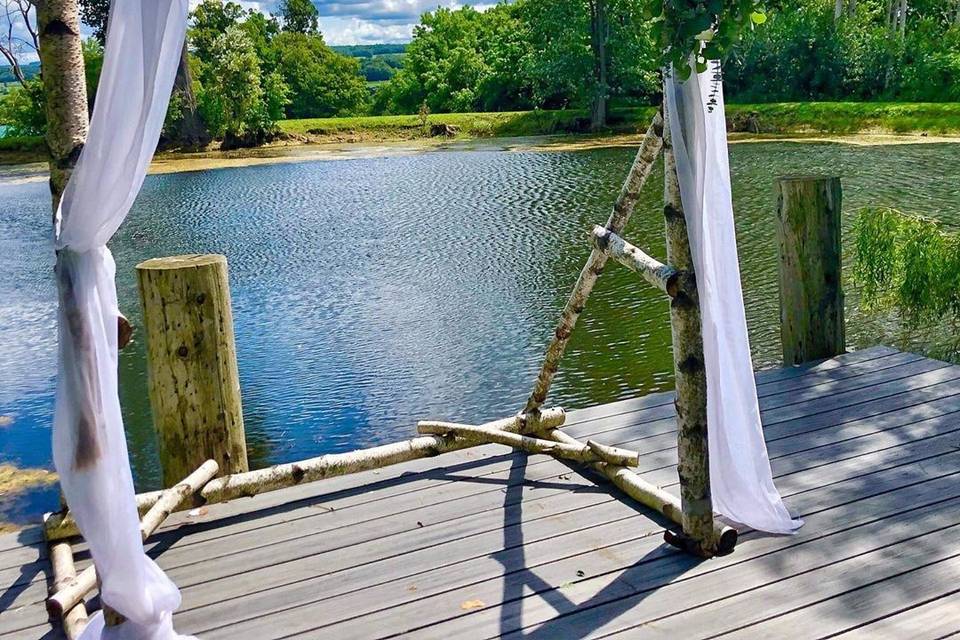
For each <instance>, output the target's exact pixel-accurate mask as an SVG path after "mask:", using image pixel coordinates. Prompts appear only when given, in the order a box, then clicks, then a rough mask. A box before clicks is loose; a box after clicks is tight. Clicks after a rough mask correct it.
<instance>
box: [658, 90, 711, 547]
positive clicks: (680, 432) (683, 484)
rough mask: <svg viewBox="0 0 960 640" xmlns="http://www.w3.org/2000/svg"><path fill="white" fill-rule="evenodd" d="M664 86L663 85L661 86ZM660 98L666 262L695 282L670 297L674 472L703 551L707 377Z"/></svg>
mask: <svg viewBox="0 0 960 640" xmlns="http://www.w3.org/2000/svg"><path fill="white" fill-rule="evenodd" d="M665 90H666V87H665ZM671 109H672V107H671V106H670V105H669V104H668V103H666V102H665V103H664V107H663V113H664V128H663V216H664V224H665V230H666V238H667V262H668V263H669V264H670V265H671V266H672V267H673V268H675V269H679V270H682V271H683V272H685V273H686V274H687V275H688V277H689V278H690V280H691V282H692V283H693V284H692V286H690V287H688V288H687V290H686V291H685V292H684V293H683V295H678V296H676V297H674V298H673V299H672V300H671V301H670V333H671V338H672V342H673V368H674V379H675V381H676V382H675V387H676V398H675V400H674V406H675V407H676V411H677V458H678V463H677V475H678V476H679V479H680V503H681V505H682V509H681V513H682V515H683V518H682V526H683V532H684V533H685V534H686V535H688V536H689V537H690V538H692V539H693V540H694V541H695V542H696V544H698V545H699V546H700V547H701V549H702V550H703V551H704V552H706V553H712V552H713V551H714V550H715V548H716V546H717V542H718V541H717V539H716V537H715V536H714V522H713V510H714V509H713V502H712V498H711V495H710V463H709V459H710V449H709V446H708V441H707V433H708V421H707V377H706V369H705V368H704V362H703V333H702V331H701V327H700V302H699V297H698V295H697V287H696V285H695V282H696V268H695V266H694V263H693V258H692V254H691V250H690V238H689V234H688V231H687V223H686V219H685V218H684V208H683V202H682V199H681V197H680V182H679V178H678V175H677V162H676V156H675V154H674V150H673V135H672V131H671V130H672V128H673V127H672V122H673V119H674V118H676V114H674V113H673V112H672V111H671Z"/></svg>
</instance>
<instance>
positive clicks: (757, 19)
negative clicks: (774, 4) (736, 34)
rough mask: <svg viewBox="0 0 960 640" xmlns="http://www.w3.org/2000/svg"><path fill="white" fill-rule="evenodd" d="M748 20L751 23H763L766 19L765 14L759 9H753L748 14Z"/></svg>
mask: <svg viewBox="0 0 960 640" xmlns="http://www.w3.org/2000/svg"><path fill="white" fill-rule="evenodd" d="M750 21H751V22H753V24H763V23H764V22H766V21H767V14H765V13H762V12H760V11H754V12H753V13H751V14H750Z"/></svg>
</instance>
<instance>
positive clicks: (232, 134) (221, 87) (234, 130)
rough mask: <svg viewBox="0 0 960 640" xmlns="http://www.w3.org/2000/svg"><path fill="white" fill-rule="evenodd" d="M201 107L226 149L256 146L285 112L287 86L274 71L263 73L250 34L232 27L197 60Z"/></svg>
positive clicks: (274, 127) (215, 40) (271, 131)
mask: <svg viewBox="0 0 960 640" xmlns="http://www.w3.org/2000/svg"><path fill="white" fill-rule="evenodd" d="M201 69H202V71H201V78H200V84H201V91H200V94H199V102H200V111H201V113H202V114H203V117H204V120H205V121H206V122H207V124H208V126H209V127H210V131H211V133H213V134H214V135H215V136H223V138H224V146H225V147H228V148H229V147H235V146H247V145H251V144H260V143H262V142H264V141H265V139H266V138H267V137H268V135H269V134H271V133H273V132H274V130H275V129H276V121H277V120H278V119H280V118H281V117H282V116H283V107H284V106H285V104H286V102H287V92H288V89H287V87H286V85H285V84H284V82H283V80H282V78H280V76H279V74H277V73H276V72H274V73H271V74H263V73H262V70H261V67H260V60H259V58H258V57H257V53H256V48H255V47H254V45H253V42H252V40H251V38H250V36H249V35H247V33H246V32H245V31H244V30H243V29H242V28H241V27H240V26H239V25H232V26H230V27H228V28H227V29H226V31H224V32H223V33H222V34H220V36H219V37H217V38H216V39H214V40H213V41H212V43H211V44H210V57H209V58H208V59H207V60H205V61H203V62H201Z"/></svg>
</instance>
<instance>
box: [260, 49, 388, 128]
mask: <svg viewBox="0 0 960 640" xmlns="http://www.w3.org/2000/svg"><path fill="white" fill-rule="evenodd" d="M272 47H273V49H274V55H275V59H276V65H277V66H276V68H277V71H278V72H279V74H280V75H281V76H282V78H283V80H284V82H285V83H286V84H287V86H288V87H289V89H290V94H289V95H290V102H289V104H288V106H287V109H286V113H287V116H288V117H290V118H319V117H326V116H345V115H356V114H357V113H360V112H362V111H364V110H365V108H366V104H367V100H368V96H369V92H368V91H367V87H366V83H365V82H364V79H363V76H361V75H360V63H359V62H358V61H357V60H356V59H355V58H348V57H347V56H343V55H340V54H338V53H335V52H334V51H333V50H331V49H330V47H328V46H327V45H326V44H324V42H323V38H321V37H320V36H319V35H310V34H304V33H299V32H292V31H285V32H283V33H281V34H279V35H277V36H276V37H275V38H274V39H273V41H272Z"/></svg>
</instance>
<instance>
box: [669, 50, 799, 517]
mask: <svg viewBox="0 0 960 640" xmlns="http://www.w3.org/2000/svg"><path fill="white" fill-rule="evenodd" d="M664 94H665V95H664V98H665V100H666V107H667V111H668V112H669V114H670V133H671V136H672V138H673V147H674V153H675V154H676V160H677V175H678V177H679V179H680V195H681V199H682V200H683V209H684V215H685V217H686V220H687V229H688V232H689V234H690V245H691V250H692V252H693V261H694V267H695V269H696V272H697V288H698V291H699V294H700V313H701V321H702V324H703V352H704V359H705V362H706V370H707V424H708V428H709V449H710V483H711V489H712V493H713V506H714V510H715V511H716V512H717V513H720V514H722V515H724V516H726V517H728V518H730V519H731V520H733V521H735V522H738V523H741V524H745V525H747V526H749V527H751V528H753V529H758V530H760V531H767V532H770V533H792V532H793V531H795V530H796V529H797V528H799V527H800V526H801V525H802V524H803V522H802V521H800V520H794V519H792V518H791V517H790V513H789V512H788V511H787V508H786V507H785V506H784V504H783V500H781V498H780V494H779V493H778V492H777V488H776V487H775V486H774V484H773V476H772V474H771V472H770V461H769V459H768V458H767V446H766V443H765V442H764V439H763V428H762V426H761V424H760V408H759V406H758V404H757V387H756V383H755V381H754V377H753V365H752V363H751V360H750V340H749V338H748V336H747V321H746V316H745V313H744V308H743V291H742V290H741V287H740V266H739V262H738V258H737V237H736V229H735V227H734V222H733V203H732V197H731V193H730V166H729V162H728V158H727V130H726V121H725V117H724V104H723V84H722V77H721V70H720V63H719V62H713V63H711V68H710V69H708V70H707V71H705V72H703V73H700V74H693V75H691V77H690V79H689V80H687V81H684V82H678V81H676V80H675V79H674V78H673V77H672V74H671V75H670V77H668V78H667V79H666V82H665V91H664Z"/></svg>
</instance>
